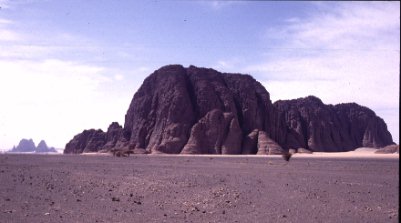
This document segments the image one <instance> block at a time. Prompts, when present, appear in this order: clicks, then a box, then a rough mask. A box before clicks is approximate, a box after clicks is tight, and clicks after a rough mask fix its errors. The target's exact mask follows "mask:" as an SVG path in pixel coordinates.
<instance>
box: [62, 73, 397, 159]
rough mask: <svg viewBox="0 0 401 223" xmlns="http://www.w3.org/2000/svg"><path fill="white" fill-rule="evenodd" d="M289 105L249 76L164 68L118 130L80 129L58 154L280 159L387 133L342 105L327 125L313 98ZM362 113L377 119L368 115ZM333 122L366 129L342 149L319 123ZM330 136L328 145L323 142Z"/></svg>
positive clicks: (326, 112)
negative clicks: (262, 156)
mask: <svg viewBox="0 0 401 223" xmlns="http://www.w3.org/2000/svg"><path fill="white" fill-rule="evenodd" d="M299 100H303V99H299ZM318 102H320V104H319V103H318ZM292 103H293V102H287V101H280V102H277V103H275V104H274V105H273V104H272V102H271V101H270V96H269V93H268V92H267V91H266V89H265V88H264V87H263V86H262V85H261V84H260V83H259V82H257V81H256V80H255V79H253V78H252V77H251V76H249V75H242V74H226V73H220V72H218V71H215V70H213V69H207V68H198V67H194V66H190V67H188V68H184V67H183V66H181V65H169V66H165V67H162V68H160V69H158V70H156V71H155V72H154V73H153V74H151V75H150V76H149V77H148V78H146V79H145V80H144V82H143V84H142V86H141V87H140V88H139V90H138V91H137V92H136V93H135V95H134V98H133V99H132V101H131V104H130V106H129V108H128V111H127V114H126V116H125V124H124V127H121V126H120V125H118V123H112V124H111V125H110V127H109V129H108V130H107V132H103V131H102V130H94V129H92V130H85V131H83V132H82V133H81V134H78V135H76V136H75V137H74V138H73V139H72V140H71V141H70V142H69V143H68V144H67V145H66V148H65V150H64V153H82V152H95V151H110V150H115V149H121V150H133V151H134V152H135V151H140V152H141V153H144V152H148V153H173V154H178V153H189V154H280V153H282V152H283V151H285V150H288V149H289V148H305V149H309V150H312V151H317V150H324V151H332V150H335V147H336V146H340V147H339V148H340V149H341V150H347V149H352V148H356V147H353V146H355V145H359V144H358V142H359V141H358V140H360V144H362V141H363V142H365V144H369V143H371V144H372V145H374V146H377V145H379V144H380V145H381V144H386V143H387V141H388V140H390V141H391V136H390V138H388V137H387V138H386V139H385V140H384V139H381V138H380V137H381V135H380V133H378V132H375V129H376V128H378V127H381V128H384V129H385V130H386V131H387V129H386V126H385V124H384V122H380V121H372V123H371V124H369V126H362V123H360V122H363V121H364V120H365V119H363V120H362V119H361V120H359V119H357V118H350V117H351V116H352V117H353V113H352V111H349V110H347V109H346V108H344V109H340V107H341V105H338V107H339V109H337V110H335V112H334V113H336V112H338V113H339V114H337V116H341V117H340V118H337V119H336V120H331V119H330V117H331V116H330V115H331V114H332V113H331V112H332V111H331V107H333V106H331V107H330V106H326V105H324V104H323V103H321V101H320V100H318V99H317V102H316V103H317V105H316V106H315V104H313V103H312V104H311V105H309V104H308V103H305V105H304V106H303V104H302V103H301V104H302V106H298V104H299V103H298V104H297V103H295V101H294V103H295V104H294V105H292ZM310 106H312V107H310ZM329 107H330V108H329ZM359 107H360V106H359ZM315 109H318V110H315ZM358 112H359V110H358ZM366 112H367V111H366ZM367 113H369V112H367ZM371 114H373V116H372V115H371ZM367 115H368V116H369V117H370V118H372V120H376V119H374V117H376V116H375V115H374V113H373V112H371V113H369V114H367ZM343 116H344V117H343ZM371 116H372V117H371ZM351 119H352V121H351ZM332 121H333V122H335V124H333V125H335V126H337V125H343V126H344V128H347V127H350V128H351V129H352V131H354V129H353V128H355V130H356V129H357V130H358V131H365V130H366V129H369V130H367V133H366V134H365V133H363V137H362V138H361V139H360V137H359V133H358V134H357V135H358V137H357V138H355V137H354V135H352V137H351V136H349V138H350V139H349V141H347V143H348V144H347V145H346V146H342V145H341V142H340V140H341V139H342V138H341V137H342V135H341V134H340V133H337V132H336V131H335V129H332V131H331V132H329V133H326V132H324V131H323V130H326V128H323V127H322V126H326V125H329V124H330V123H331V122H332ZM322 123H324V124H322ZM383 124H384V125H383ZM364 127H366V128H365V129H364V130H361V129H360V128H364ZM328 129H330V128H328ZM344 134H345V133H344ZM355 134H356V133H355ZM329 136H330V137H331V138H333V137H334V138H335V140H328V138H330V137H329ZM344 137H345V136H344ZM354 138H355V140H354V141H355V143H354V144H351V143H350V142H351V141H352V140H353V139H354ZM337 139H338V140H337ZM345 139H348V138H345ZM383 140H384V141H383ZM386 140H387V141H386ZM309 141H310V142H309ZM354 141H352V142H354Z"/></svg>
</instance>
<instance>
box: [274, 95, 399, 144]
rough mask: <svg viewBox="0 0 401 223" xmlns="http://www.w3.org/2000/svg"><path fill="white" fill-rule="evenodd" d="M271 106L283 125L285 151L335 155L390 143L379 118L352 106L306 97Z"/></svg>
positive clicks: (364, 109)
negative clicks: (285, 128) (329, 103)
mask: <svg viewBox="0 0 401 223" xmlns="http://www.w3.org/2000/svg"><path fill="white" fill-rule="evenodd" d="M274 106H275V107H276V108H277V110H278V112H279V114H280V116H281V117H284V120H285V122H286V125H287V129H288V130H287V133H286V142H285V144H284V145H283V146H284V147H286V148H294V149H295V148H306V149H308V150H311V151H314V152H316V151H320V152H338V151H350V150H354V149H355V148H358V147H374V148H378V147H383V146H386V145H389V144H392V143H393V142H392V137H391V134H390V133H389V132H388V130H387V126H386V123H385V122H384V121H383V119H381V118H379V117H377V116H376V114H375V113H374V112H373V111H372V110H370V109H368V108H366V107H363V106H360V105H357V104H355V103H348V104H338V105H334V106H333V105H325V104H323V102H322V101H321V100H320V99H318V98H316V97H314V96H309V97H306V98H300V99H295V100H283V101H277V102H275V103H274Z"/></svg>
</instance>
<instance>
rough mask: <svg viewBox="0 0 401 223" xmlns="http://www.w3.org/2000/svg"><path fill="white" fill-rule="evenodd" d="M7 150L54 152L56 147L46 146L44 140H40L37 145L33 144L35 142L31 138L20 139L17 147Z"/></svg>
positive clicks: (17, 151) (13, 151)
mask: <svg viewBox="0 0 401 223" xmlns="http://www.w3.org/2000/svg"><path fill="white" fill-rule="evenodd" d="M9 152H11V153H27V152H30V153H32V152H36V153H56V152H57V151H56V149H54V148H53V147H50V148H49V147H48V146H47V144H46V142H45V141H44V140H42V141H40V142H39V144H38V146H37V147H36V146H35V143H34V142H33V140H32V139H29V140H28V139H22V140H21V141H20V142H19V144H18V146H17V147H14V148H12V149H11V150H10V151H9Z"/></svg>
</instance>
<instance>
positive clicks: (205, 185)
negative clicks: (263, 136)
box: [0, 151, 399, 222]
mask: <svg viewBox="0 0 401 223" xmlns="http://www.w3.org/2000/svg"><path fill="white" fill-rule="evenodd" d="M368 153H370V152H369V151H357V152H356V153H355V152H354V155H349V154H347V156H346V157H345V158H344V157H338V155H342V156H344V155H345V154H337V156H335V154H331V155H330V156H331V157H330V156H326V157H325V158H324V157H323V154H313V155H304V154H296V155H295V156H294V157H293V158H292V159H291V160H290V162H289V163H287V162H285V161H284V160H283V159H282V158H281V157H279V156H271V157H266V156H235V157H232V156H230V157H222V156H219V157H218V156H196V157H194V156H163V155H137V156H130V157H127V158H117V157H112V156H105V155H34V154H30V155H22V154H14V155H11V154H2V155H0V222H398V221H399V220H398V217H399V216H398V211H399V199H398V196H399V156H398V154H397V155H394V154H390V155H372V154H370V156H368ZM358 154H359V155H358ZM326 155H327V154H326Z"/></svg>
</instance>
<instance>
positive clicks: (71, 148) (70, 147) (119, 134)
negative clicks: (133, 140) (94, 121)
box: [64, 122, 123, 154]
mask: <svg viewBox="0 0 401 223" xmlns="http://www.w3.org/2000/svg"><path fill="white" fill-rule="evenodd" d="M118 140H121V141H123V129H122V126H121V125H119V124H118V123H117V122H113V123H111V124H110V126H109V128H108V130H107V132H103V131H102V130H101V129H98V130H95V129H90V130H84V131H83V132H82V133H80V134H78V135H76V136H74V138H73V139H72V140H71V141H70V142H68V143H67V145H66V146H65V149H64V153H66V154H67V153H89V152H98V151H110V150H111V149H113V148H114V147H115V146H116V144H117V141H118Z"/></svg>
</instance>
